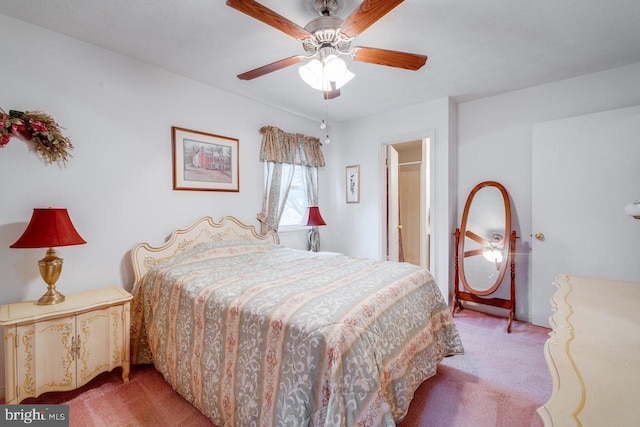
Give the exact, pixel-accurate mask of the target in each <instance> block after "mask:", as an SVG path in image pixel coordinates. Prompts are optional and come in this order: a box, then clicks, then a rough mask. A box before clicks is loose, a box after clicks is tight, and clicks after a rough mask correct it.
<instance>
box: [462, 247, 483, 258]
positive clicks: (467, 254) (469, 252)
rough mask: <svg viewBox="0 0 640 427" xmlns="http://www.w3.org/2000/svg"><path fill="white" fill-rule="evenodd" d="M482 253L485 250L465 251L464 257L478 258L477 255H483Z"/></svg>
mask: <svg viewBox="0 0 640 427" xmlns="http://www.w3.org/2000/svg"><path fill="white" fill-rule="evenodd" d="M482 252H484V249H473V250H471V251H464V257H465V258H467V257H470V256H476V255H482Z"/></svg>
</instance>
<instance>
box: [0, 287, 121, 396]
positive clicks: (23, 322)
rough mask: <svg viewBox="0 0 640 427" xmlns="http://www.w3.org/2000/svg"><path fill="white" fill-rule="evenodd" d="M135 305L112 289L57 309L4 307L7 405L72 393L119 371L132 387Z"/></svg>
mask: <svg viewBox="0 0 640 427" xmlns="http://www.w3.org/2000/svg"><path fill="white" fill-rule="evenodd" d="M131 299H132V296H131V294H129V293H128V292H126V291H125V290H124V289H121V288H117V287H113V288H105V289H98V290H93V291H86V292H80V293H76V294H71V295H67V299H66V301H64V302H62V303H60V304H56V305H49V306H39V305H36V304H35V302H34V301H29V302H22V303H16V304H8V305H3V306H0V325H3V326H4V335H5V343H4V344H5V348H4V350H5V377H6V378H5V400H6V402H7V403H8V404H12V403H19V402H20V401H22V400H23V399H25V398H27V397H37V396H39V395H40V394H42V393H45V392H49V391H67V390H73V389H75V388H77V387H80V386H82V385H84V384H86V383H87V382H89V381H90V380H91V379H93V378H94V377H95V376H97V375H98V374H100V373H102V372H108V371H111V370H112V369H113V368H115V367H118V366H121V367H122V379H123V381H128V378H129V365H130V364H129V325H130V320H129V319H130V318H129V316H130V300H131Z"/></svg>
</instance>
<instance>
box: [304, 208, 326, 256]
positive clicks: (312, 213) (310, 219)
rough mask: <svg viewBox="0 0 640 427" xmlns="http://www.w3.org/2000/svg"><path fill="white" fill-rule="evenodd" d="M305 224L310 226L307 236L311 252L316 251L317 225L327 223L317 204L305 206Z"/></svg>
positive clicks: (318, 240) (318, 245) (317, 244)
mask: <svg viewBox="0 0 640 427" xmlns="http://www.w3.org/2000/svg"><path fill="white" fill-rule="evenodd" d="M307 225H308V226H311V230H309V234H308V235H307V238H308V239H309V248H310V250H311V251H312V252H318V249H320V235H319V234H318V229H317V228H316V227H318V226H319V225H327V223H326V222H324V219H322V215H320V209H319V208H318V207H317V206H309V207H308V208H307Z"/></svg>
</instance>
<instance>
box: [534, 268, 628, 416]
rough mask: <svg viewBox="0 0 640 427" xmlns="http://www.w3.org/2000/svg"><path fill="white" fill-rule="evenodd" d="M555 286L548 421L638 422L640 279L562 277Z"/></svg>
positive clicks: (545, 411)
mask: <svg viewBox="0 0 640 427" xmlns="http://www.w3.org/2000/svg"><path fill="white" fill-rule="evenodd" d="M555 285H556V286H557V287H558V290H557V292H556V293H555V294H554V296H553V298H552V300H551V303H552V305H553V309H554V314H553V316H552V317H551V327H552V328H553V331H552V332H551V333H550V335H549V340H548V341H547V343H546V344H545V356H546V359H547V364H548V365H549V370H550V371H551V377H552V379H553V392H552V394H551V398H550V399H549V401H548V402H547V403H546V404H545V405H544V406H542V407H541V408H539V409H538V414H539V415H540V417H541V418H542V420H543V422H544V425H545V426H547V427H549V426H583V427H588V426H593V427H604V426H616V427H625V426H638V425H640V283H636V282H621V281H613V280H604V279H596V278H590V277H578V276H558V277H557V278H556V283H555Z"/></svg>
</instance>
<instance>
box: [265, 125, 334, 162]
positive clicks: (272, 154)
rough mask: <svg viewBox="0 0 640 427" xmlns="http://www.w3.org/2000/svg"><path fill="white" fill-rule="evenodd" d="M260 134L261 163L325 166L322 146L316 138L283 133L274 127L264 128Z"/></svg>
mask: <svg viewBox="0 0 640 427" xmlns="http://www.w3.org/2000/svg"><path fill="white" fill-rule="evenodd" d="M260 133H261V134H262V135H263V136H262V147H261V148H260V161H261V162H274V163H288V164H291V165H303V166H311V167H323V166H325V163H324V155H323V154H322V144H321V143H320V140H319V139H318V138H315V137H312V136H307V135H302V134H300V133H288V132H284V131H283V130H282V129H279V128H277V127H275V126H264V127H262V128H261V129H260Z"/></svg>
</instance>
